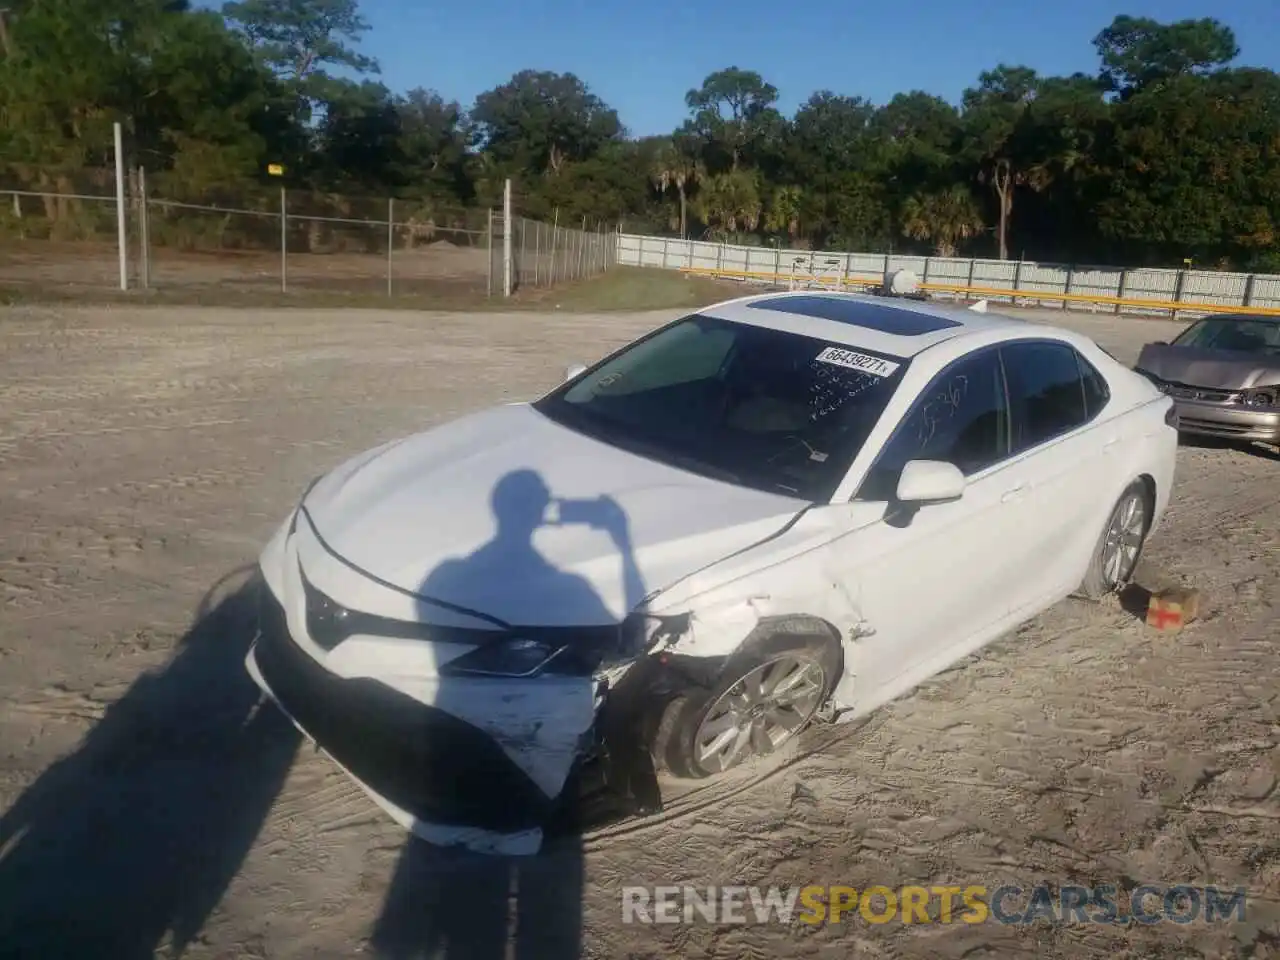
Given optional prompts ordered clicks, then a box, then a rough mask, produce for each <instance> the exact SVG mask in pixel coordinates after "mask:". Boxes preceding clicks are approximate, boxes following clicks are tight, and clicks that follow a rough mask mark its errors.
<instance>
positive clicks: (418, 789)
mask: <svg viewBox="0 0 1280 960" xmlns="http://www.w3.org/2000/svg"><path fill="white" fill-rule="evenodd" d="M263 593H264V594H265V596H264V598H263V599H264V606H263V610H262V612H261V615H260V616H261V619H260V622H259V628H260V636H259V638H258V643H257V646H256V647H255V656H256V658H257V662H258V668H259V669H260V670H261V671H262V676H263V679H264V680H265V681H266V682H267V686H268V687H270V688H271V691H272V693H273V694H274V695H275V697H276V699H277V700H278V701H279V703H280V705H281V707H283V708H284V710H285V711H286V712H288V713H289V715H290V716H292V717H293V718H294V720H296V721H297V722H298V723H299V724H300V725H301V726H302V727H303V729H304V730H306V731H307V733H308V734H310V735H311V736H312V737H313V738H314V739H315V741H316V743H317V744H319V745H320V747H321V748H323V749H324V750H325V751H326V752H328V753H329V754H330V755H331V756H332V757H333V758H334V759H335V760H337V761H338V762H339V763H341V764H342V765H343V766H344V767H346V768H347V769H348V770H350V771H351V773H352V774H353V775H354V776H356V777H357V778H358V779H360V780H361V781H363V782H364V783H366V784H368V785H369V786H370V787H371V788H373V789H374V790H375V791H377V792H378V793H379V794H381V795H382V796H384V797H386V798H387V799H388V800H390V801H391V802H392V803H394V804H395V805H396V806H398V807H400V808H401V809H403V810H407V811H408V812H410V813H412V814H413V815H414V816H416V817H418V818H419V819H421V820H426V821H429V822H432V823H439V824H451V825H458V826H472V827H480V828H482V829H488V830H495V831H498V832H503V833H506V832H513V831H517V830H524V829H528V828H530V827H534V826H538V825H540V824H541V823H542V822H543V821H544V820H545V819H546V817H547V816H548V815H549V813H550V810H551V799H550V798H548V797H547V796H546V795H545V794H544V793H543V792H542V791H541V790H540V789H539V788H538V787H537V785H536V784H534V783H533V781H532V780H530V779H529V777H528V775H527V774H525V772H524V771H523V770H521V769H520V768H519V767H517V766H516V765H515V764H514V763H513V762H512V760H511V758H510V757H508V756H507V754H506V753H505V752H504V751H503V750H502V748H501V747H500V746H499V745H498V743H497V741H495V740H494V739H493V738H492V737H490V736H489V735H488V734H486V733H484V732H483V731H482V730H479V729H477V728H476V727H473V726H472V725H471V724H469V723H466V722H465V721H463V720H460V719H458V718H457V717H455V716H453V715H451V714H449V713H446V712H445V711H443V710H439V709H437V708H435V707H429V706H426V705H425V704H422V703H419V702H418V701H416V700H414V699H412V698H411V697H407V696H405V695H404V694H402V693H400V692H399V691H397V690H393V689H392V688H390V687H388V686H386V685H385V684H383V683H379V682H378V681H376V680H369V679H364V678H361V679H354V680H348V679H345V678H342V677H338V676H336V675H335V674H332V673H330V672H329V671H328V670H326V669H325V668H324V667H323V666H321V665H320V664H319V663H317V662H316V661H315V660H314V659H313V658H312V657H310V656H308V655H307V653H306V652H305V651H303V650H302V649H301V648H300V647H299V646H298V645H297V644H296V643H295V642H294V641H293V640H292V638H290V636H289V634H288V631H287V630H282V629H278V628H279V627H281V626H283V624H284V611H283V609H281V608H280V604H279V602H278V601H277V600H276V599H275V597H274V596H272V595H271V593H270V591H263ZM465 696H466V694H465V692H463V691H461V690H459V691H449V690H448V688H447V686H446V687H442V688H441V691H440V697H441V699H442V700H446V701H447V700H448V699H450V698H451V697H457V698H458V699H461V698H463V697H465Z"/></svg>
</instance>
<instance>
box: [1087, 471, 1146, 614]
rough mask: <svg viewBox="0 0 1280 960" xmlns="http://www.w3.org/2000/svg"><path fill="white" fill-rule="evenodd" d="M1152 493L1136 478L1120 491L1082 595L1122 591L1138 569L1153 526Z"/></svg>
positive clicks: (1093, 597) (1095, 597) (1100, 595)
mask: <svg viewBox="0 0 1280 960" xmlns="http://www.w3.org/2000/svg"><path fill="white" fill-rule="evenodd" d="M1151 513H1152V503H1151V493H1150V491H1149V490H1148V489H1147V485H1146V484H1145V483H1143V482H1142V481H1141V480H1135V481H1134V482H1133V483H1131V484H1129V486H1128V487H1126V488H1125V491H1124V493H1122V494H1120V499H1119V500H1117V501H1116V505H1115V507H1114V508H1113V509H1112V511H1111V515H1110V517H1109V518H1108V520H1107V525H1106V527H1105V528H1104V529H1103V531H1102V536H1101V537H1100V538H1099V540H1098V545H1097V547H1096V548H1095V549H1094V551H1093V557H1092V559H1091V560H1090V561H1089V569H1088V570H1087V571H1086V573H1085V576H1084V580H1083V582H1082V583H1081V584H1080V591H1079V592H1080V594H1081V596H1084V597H1086V598H1088V599H1090V600H1101V599H1102V598H1103V597H1106V596H1108V595H1109V594H1113V593H1115V592H1117V591H1118V590H1121V589H1122V588H1123V587H1124V586H1125V585H1126V584H1127V583H1128V582H1129V578H1130V577H1132V576H1133V571H1134V570H1135V569H1137V566H1138V560H1139V559H1140V558H1141V557H1142V548H1143V546H1144V545H1145V544H1146V540H1147V532H1148V531H1149V530H1150V529H1151Z"/></svg>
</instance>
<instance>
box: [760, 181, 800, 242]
mask: <svg viewBox="0 0 1280 960" xmlns="http://www.w3.org/2000/svg"><path fill="white" fill-rule="evenodd" d="M803 201H804V194H803V192H802V191H801V190H800V188H799V187H778V188H777V189H776V190H774V191H773V196H771V197H770V198H769V209H768V212H767V213H766V214H765V218H764V226H765V229H766V230H769V231H770V232H772V233H785V234H786V235H787V238H788V239H789V240H790V241H791V244H792V246H794V245H795V242H796V237H797V236H799V235H800V205H801V204H802V203H803Z"/></svg>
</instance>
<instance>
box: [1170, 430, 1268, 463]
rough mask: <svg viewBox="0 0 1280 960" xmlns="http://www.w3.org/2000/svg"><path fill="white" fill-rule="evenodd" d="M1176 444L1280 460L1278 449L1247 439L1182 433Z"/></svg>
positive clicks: (1195, 448)
mask: <svg viewBox="0 0 1280 960" xmlns="http://www.w3.org/2000/svg"><path fill="white" fill-rule="evenodd" d="M1178 444H1179V446H1183V447H1190V448H1191V449H1193V450H1236V451H1238V452H1240V453H1247V454H1250V455H1251V456H1255V457H1259V458H1260V459H1263V460H1280V450H1275V449H1273V448H1271V447H1267V446H1264V445H1263V444H1261V443H1254V442H1252V441H1249V440H1232V439H1230V438H1228V437H1213V436H1208V435H1200V434H1185V433H1184V434H1182V435H1181V436H1179V437H1178Z"/></svg>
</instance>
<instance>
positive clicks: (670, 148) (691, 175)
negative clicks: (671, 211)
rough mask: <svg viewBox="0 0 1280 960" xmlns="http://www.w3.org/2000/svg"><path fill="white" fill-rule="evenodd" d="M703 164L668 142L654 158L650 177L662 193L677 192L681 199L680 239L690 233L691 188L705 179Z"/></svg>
mask: <svg viewBox="0 0 1280 960" xmlns="http://www.w3.org/2000/svg"><path fill="white" fill-rule="evenodd" d="M703 174H704V171H703V169H702V163H701V162H700V161H699V160H698V158H697V157H694V156H692V155H691V154H690V153H688V152H687V151H685V150H682V149H680V147H679V146H678V145H677V144H676V143H675V141H671V140H669V141H667V142H666V143H664V144H663V145H662V149H661V150H660V151H658V155H657V157H655V158H654V162H653V169H652V171H651V172H650V177H651V178H652V180H653V183H654V186H656V187H657V188H658V191H659V192H660V193H666V192H667V191H668V190H675V191H676V193H677V195H679V197H680V238H681V239H684V238H685V237H686V236H688V232H689V212H688V210H689V198H688V191H689V187H691V186H693V184H694V183H696V182H697V181H698V180H701V179H702V177H703Z"/></svg>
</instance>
